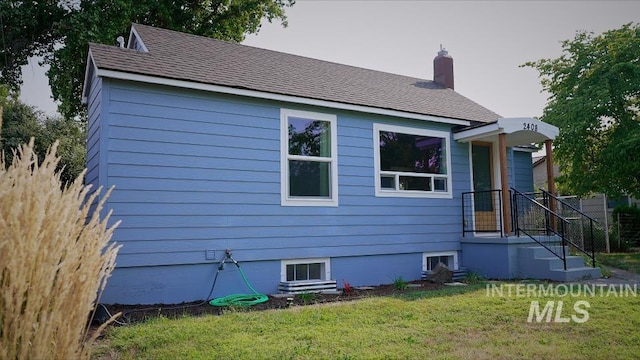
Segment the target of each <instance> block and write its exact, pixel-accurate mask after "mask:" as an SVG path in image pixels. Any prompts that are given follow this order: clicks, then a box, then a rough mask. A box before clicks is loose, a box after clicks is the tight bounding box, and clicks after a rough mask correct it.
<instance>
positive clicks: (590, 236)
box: [535, 190, 598, 267]
mask: <svg viewBox="0 0 640 360" xmlns="http://www.w3.org/2000/svg"><path fill="white" fill-rule="evenodd" d="M535 195H536V197H537V198H538V199H540V200H541V203H542V204H543V205H545V206H546V207H548V208H549V209H552V210H554V211H556V212H557V213H558V214H560V215H561V216H562V217H563V218H565V219H566V220H567V221H568V224H567V227H566V231H565V232H566V238H567V242H568V245H569V246H570V248H571V249H572V250H573V251H576V252H580V253H583V254H584V255H586V256H587V257H588V258H590V260H591V265H592V266H593V267H596V260H595V242H594V241H595V236H594V227H595V224H597V223H598V220H596V219H594V218H592V217H591V216H589V215H587V214H585V213H584V212H582V211H581V210H579V209H578V208H576V207H575V206H573V205H571V203H569V202H568V201H567V200H566V199H563V198H561V197H558V196H555V195H553V194H551V193H549V192H548V191H545V190H540V192H537V193H535Z"/></svg>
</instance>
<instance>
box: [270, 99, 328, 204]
mask: <svg viewBox="0 0 640 360" xmlns="http://www.w3.org/2000/svg"><path fill="white" fill-rule="evenodd" d="M280 152H281V160H280V163H281V166H280V170H281V200H282V201H281V204H282V205H283V206H284V205H287V206H338V141H337V118H336V116H335V115H331V114H322V113H315V112H308V111H298V110H289V109H282V110H280Z"/></svg>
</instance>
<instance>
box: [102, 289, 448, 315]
mask: <svg viewBox="0 0 640 360" xmlns="http://www.w3.org/2000/svg"><path fill="white" fill-rule="evenodd" d="M444 286H445V285H441V284H434V283H431V282H427V281H423V280H417V281H412V282H408V283H407V284H406V287H404V288H402V286H398V285H394V284H388V285H378V286H371V287H355V288H352V289H350V291H342V292H339V293H336V294H315V293H307V294H299V295H289V296H272V295H269V300H268V301H267V302H264V303H261V304H257V305H254V306H251V307H246V308H240V310H239V311H262V310H270V309H284V308H288V307H291V306H305V305H312V304H324V303H334V302H341V301H353V300H358V299H363V298H368V297H375V296H399V295H403V294H407V293H410V292H415V291H429V290H438V289H442V288H443V287H444ZM105 308H106V310H107V311H108V313H109V314H116V313H119V312H122V316H121V317H120V318H119V319H118V322H119V323H120V324H131V323H136V322H141V321H145V320H148V319H152V318H155V317H159V316H164V317H168V318H176V317H181V316H185V315H187V316H202V315H206V314H214V315H220V314H222V313H223V312H225V311H226V310H228V308H226V307H218V306H212V305H209V302H208V301H195V302H190V303H182V304H155V305H119V304H115V305H105ZM234 310H238V309H237V308H236V309H234ZM98 315H102V316H104V315H105V314H98ZM99 317H100V316H97V318H99Z"/></svg>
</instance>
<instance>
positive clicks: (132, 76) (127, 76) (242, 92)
mask: <svg viewBox="0 0 640 360" xmlns="http://www.w3.org/2000/svg"><path fill="white" fill-rule="evenodd" d="M96 76H99V77H107V78H112V79H120V80H129V81H138V82H143V83H149V84H157V85H166V86H174V87H180V88H186V89H193V90H204V91H211V92H216V93H222V94H230V95H239V96H247V97H253V98H260V99H268V100H276V101H286V102H291V103H297V104H304V105H314V106H322V107H329V108H335V109H341V110H351V111H358V112H364V113H370V114H378V115H388V116H395V117H403V118H408V119H416V120H423V121H431V122H437V123H442V124H450V125H462V126H469V125H471V121H469V120H462V119H454V118H446V117H440V116H435V115H427V114H418V113H411V112H405V111H400V110H393V109H386V108H379V107H372V106H366V105H356V104H349V103H341V102H336V101H331V100H322V99H313V98H306V97H300V96H295V95H286V94H277V93H270V92H265V91H259V90H251V89H242V88H235V87H230V86H223V85H215V84H208V83H199V82H194V81H188V80H180V79H171V78H165V77H159V76H152V75H144V74H137V73H130V72H123V71H118V70H111V69H104V68H103V69H100V68H97V69H96Z"/></svg>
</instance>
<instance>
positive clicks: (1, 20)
mask: <svg viewBox="0 0 640 360" xmlns="http://www.w3.org/2000/svg"><path fill="white" fill-rule="evenodd" d="M293 4H294V0H137V1H131V0H42V1H20V0H3V1H2V2H0V26H1V27H2V31H3V34H4V46H3V48H1V49H0V50H1V51H2V53H0V66H1V67H2V69H1V75H2V78H1V79H0V82H4V83H7V84H9V85H10V86H11V87H12V88H14V89H16V88H17V87H19V85H20V82H21V79H20V66H21V65H24V64H26V63H27V59H28V58H29V57H31V56H34V55H41V56H43V57H44V60H43V62H44V63H45V64H48V65H50V66H51V67H50V70H49V72H48V76H49V83H50V85H51V90H52V93H53V97H54V99H55V100H58V101H60V103H61V105H60V108H59V110H60V112H61V113H62V114H63V115H64V116H65V117H67V118H71V117H75V116H77V115H79V114H83V111H84V109H83V106H82V105H81V104H80V98H81V93H82V84H83V82H84V70H85V65H86V58H87V53H88V43H89V42H96V43H102V44H115V41H116V38H117V37H118V36H124V37H125V38H126V35H127V33H128V30H129V27H130V25H131V23H132V22H135V23H141V24H146V25H152V26H158V27H162V28H167V29H171V30H177V31H182V32H187V33H191V34H195V35H202V36H208V37H213V38H217V39H221V40H228V41H236V42H240V41H242V40H243V39H244V37H245V35H246V34H252V33H256V32H258V31H259V29H260V24H261V22H262V20H263V19H266V20H267V21H269V22H271V21H273V20H280V21H281V22H282V24H283V26H286V24H287V23H286V16H285V13H284V8H285V7H287V6H292V5H293Z"/></svg>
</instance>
